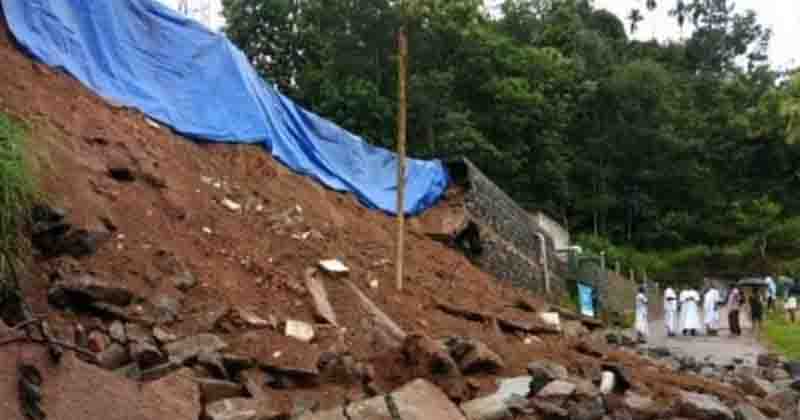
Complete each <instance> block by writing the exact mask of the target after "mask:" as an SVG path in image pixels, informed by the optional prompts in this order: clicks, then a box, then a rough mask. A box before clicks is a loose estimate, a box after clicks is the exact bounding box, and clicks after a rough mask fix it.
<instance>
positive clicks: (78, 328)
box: [74, 323, 89, 349]
mask: <svg viewBox="0 0 800 420" xmlns="http://www.w3.org/2000/svg"><path fill="white" fill-rule="evenodd" d="M74 340H75V345H76V346H78V347H80V348H84V349H85V348H88V347H89V334H87V333H86V328H84V327H83V324H80V323H78V324H75V331H74Z"/></svg>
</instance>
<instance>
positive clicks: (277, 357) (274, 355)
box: [272, 351, 283, 359]
mask: <svg viewBox="0 0 800 420" xmlns="http://www.w3.org/2000/svg"><path fill="white" fill-rule="evenodd" d="M281 356H283V352H280V351H276V352H275V353H272V358H273V359H280V357H281Z"/></svg>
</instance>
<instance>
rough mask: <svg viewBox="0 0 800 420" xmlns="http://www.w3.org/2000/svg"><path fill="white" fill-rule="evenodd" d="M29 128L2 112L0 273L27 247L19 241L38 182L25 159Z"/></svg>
mask: <svg viewBox="0 0 800 420" xmlns="http://www.w3.org/2000/svg"><path fill="white" fill-rule="evenodd" d="M26 138H27V130H26V129H25V128H24V127H23V126H22V125H21V124H19V123H17V122H16V121H14V120H12V119H11V118H10V117H9V116H7V115H5V114H3V113H0V272H3V273H5V272H7V270H8V269H9V268H10V264H14V263H16V261H17V259H18V258H19V257H20V255H21V252H22V250H23V249H24V247H23V246H22V243H23V242H22V241H20V240H19V234H20V231H21V228H22V225H23V224H24V223H25V221H26V220H27V217H28V214H29V210H30V208H31V204H32V202H33V200H34V198H35V196H36V183H35V182H34V178H33V175H32V172H31V170H30V167H29V166H28V164H27V161H26V159H25V139H26Z"/></svg>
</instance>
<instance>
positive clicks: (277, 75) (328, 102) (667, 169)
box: [223, 0, 800, 276]
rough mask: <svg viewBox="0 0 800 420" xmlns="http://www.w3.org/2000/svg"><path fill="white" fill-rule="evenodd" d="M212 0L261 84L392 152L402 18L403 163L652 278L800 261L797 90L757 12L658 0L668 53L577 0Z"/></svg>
mask: <svg viewBox="0 0 800 420" xmlns="http://www.w3.org/2000/svg"><path fill="white" fill-rule="evenodd" d="M223 4H224V6H225V8H224V14H225V17H226V21H227V25H228V26H227V27H226V29H225V30H226V32H227V34H228V36H229V37H230V38H231V39H232V40H233V41H234V42H235V43H236V44H237V45H239V46H240V47H241V48H242V49H243V50H244V51H245V52H246V53H247V54H248V56H249V57H250V58H251V60H252V61H253V62H254V64H255V66H256V68H257V69H258V70H259V71H260V72H261V74H262V75H263V76H264V77H265V78H267V79H268V80H270V81H271V82H273V83H276V84H277V85H279V86H280V89H281V90H282V91H283V92H284V93H286V94H287V95H289V96H291V97H292V98H294V99H296V100H298V101H300V102H301V103H303V104H304V105H306V106H308V107H310V108H311V109H312V110H314V111H316V112H318V113H319V114H321V115H323V116H325V117H327V118H330V119H332V120H334V121H336V122H337V123H339V124H340V125H342V126H343V127H345V128H347V129H349V130H351V131H353V132H355V133H358V134H360V135H362V136H364V137H365V138H366V139H368V140H369V141H371V142H373V143H377V144H381V145H384V146H392V145H393V136H394V126H393V125H394V118H395V106H396V100H397V97H396V95H397V88H396V60H395V54H396V45H395V38H394V36H395V29H396V28H397V27H398V26H399V24H400V22H401V21H403V20H405V21H406V22H407V27H408V32H409V38H410V40H409V42H410V68H411V75H410V81H409V90H410V91H409V98H410V99H409V145H408V147H409V150H410V152H411V153H412V154H414V155H416V156H421V157H443V158H447V157H451V156H458V155H465V156H467V157H468V158H469V159H470V160H472V161H473V162H475V163H476V164H477V165H478V166H479V167H480V168H481V169H482V170H483V171H484V172H486V174H487V175H489V176H490V177H491V178H492V179H493V180H494V181H495V182H496V183H497V184H498V185H500V186H501V187H502V188H503V189H504V190H505V191H507V192H508V193H509V194H511V196H512V197H513V198H514V199H515V200H516V201H518V202H519V203H520V204H522V205H523V206H525V207H528V208H531V209H534V208H536V209H542V210H546V211H547V212H548V213H550V214H551V215H553V216H554V217H556V218H557V220H559V221H561V222H562V223H564V224H565V225H566V226H567V227H568V228H569V230H570V231H571V232H583V233H587V234H591V235H592V236H596V237H603V238H608V240H609V241H610V243H613V244H616V245H617V246H619V248H618V249H617V250H619V252H622V253H624V254H626V258H627V259H628V260H631V264H634V266H636V267H641V268H649V269H650V271H651V272H652V273H653V275H654V276H655V275H656V273H668V272H670V267H677V268H678V269H690V268H691V269H692V270H696V271H699V268H698V267H704V266H706V265H707V266H708V267H709V268H711V269H725V270H730V271H736V270H742V271H748V270H752V271H768V270H769V271H771V270H775V271H778V270H785V269H786V267H795V268H798V267H800V261H798V260H796V257H795V256H796V255H800V252H798V251H799V250H800V244H799V243H797V241H796V240H795V239H794V238H798V237H800V235H794V238H793V237H792V235H789V234H787V232H797V231H798V230H800V229H797V228H796V227H797V226H800V219H798V216H800V194H797V191H800V172H798V171H797V168H796V166H797V165H796V162H798V161H800V143H799V142H797V141H796V140H797V139H798V138H800V129H799V128H798V127H800V123H798V121H800V105H799V104H800V76H796V77H794V79H793V78H792V73H791V72H788V73H787V72H779V71H777V70H776V69H774V68H772V67H770V65H769V60H768V57H767V55H766V51H767V47H768V45H769V40H770V35H771V34H770V31H769V30H768V29H767V28H765V27H763V26H762V25H761V24H760V23H759V22H758V17H757V16H756V15H755V14H754V13H752V12H751V11H747V10H739V9H736V8H735V7H733V5H732V3H731V2H729V1H728V2H726V1H713V2H711V1H701V0H691V1H680V2H678V1H659V2H656V1H649V2H647V4H646V6H647V7H667V8H671V7H675V8H676V11H675V12H676V13H674V14H673V15H674V16H675V17H676V19H678V20H679V22H680V23H681V24H682V25H686V26H687V28H686V32H685V33H686V34H687V38H686V39H685V40H683V41H680V42H668V43H659V42H655V41H646V42H643V41H639V40H635V39H632V38H630V37H629V36H628V30H626V28H628V27H630V28H631V30H635V27H636V25H637V23H638V22H639V21H640V20H641V18H642V16H643V15H642V13H638V12H637V13H631V15H629V16H626V17H625V18H621V17H618V16H615V15H613V14H611V13H610V12H608V11H606V10H601V9H597V8H595V7H594V6H593V3H592V2H591V1H588V0H558V1H550V0H505V1H503V2H502V4H501V5H500V9H499V10H500V12H501V13H493V14H489V13H488V12H487V11H486V10H485V9H484V1H483V0H447V1H442V0H430V1H424V2H415V3H413V4H415V5H416V7H414V8H412V9H410V10H407V11H401V10H399V9H398V8H397V7H396V4H397V2H395V1H392V0H306V1H302V2H299V1H286V0H223ZM787 229H788V230H787ZM632 249H639V250H643V251H646V252H643V253H635V252H629V250H632ZM609 252H611V251H609ZM613 252H617V251H613ZM698 261H699V263H700V265H699V266H698V265H697V264H695V263H696V262H698ZM689 263H691V264H692V265H691V267H689V266H687V265H685V264H689ZM681 265H683V266H682V267H680V266H681ZM687 275H688V274H687Z"/></svg>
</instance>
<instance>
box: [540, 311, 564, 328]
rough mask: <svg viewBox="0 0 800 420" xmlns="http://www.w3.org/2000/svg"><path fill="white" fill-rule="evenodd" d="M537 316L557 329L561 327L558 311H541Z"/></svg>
mask: <svg viewBox="0 0 800 420" xmlns="http://www.w3.org/2000/svg"><path fill="white" fill-rule="evenodd" d="M539 316H540V317H541V318H542V321H544V323H545V324H547V325H552V326H554V327H556V328H558V329H559V330H560V329H561V320H560V318H559V316H558V312H543V313H541V314H539Z"/></svg>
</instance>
